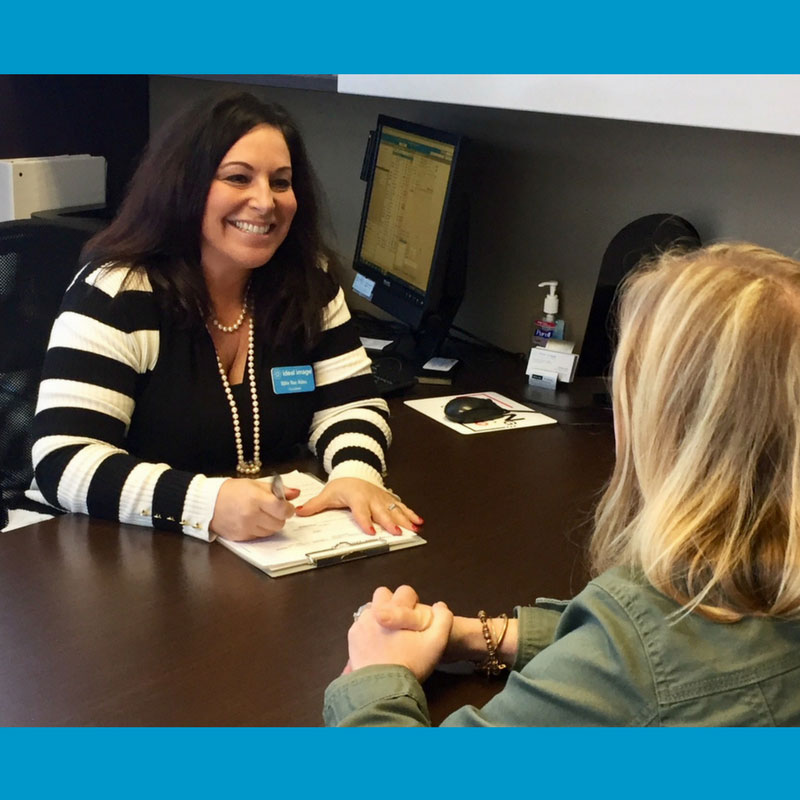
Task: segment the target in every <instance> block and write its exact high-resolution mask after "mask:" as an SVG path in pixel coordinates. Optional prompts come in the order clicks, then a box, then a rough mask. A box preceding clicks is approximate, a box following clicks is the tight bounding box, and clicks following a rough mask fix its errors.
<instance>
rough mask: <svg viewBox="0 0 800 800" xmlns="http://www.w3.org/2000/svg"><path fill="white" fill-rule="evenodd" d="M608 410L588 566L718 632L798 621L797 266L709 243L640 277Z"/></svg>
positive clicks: (628, 301)
mask: <svg viewBox="0 0 800 800" xmlns="http://www.w3.org/2000/svg"><path fill="white" fill-rule="evenodd" d="M613 399H614V421H615V426H616V433H617V463H616V467H615V469H614V474H613V476H612V478H611V481H610V483H609V486H608V488H607V490H606V492H605V494H604V496H603V498H602V500H601V502H600V505H599V506H598V509H597V512H596V517H595V522H596V527H595V533H594V536H593V539H592V542H591V551H590V552H591V557H592V566H593V569H594V570H595V571H597V572H600V571H602V570H604V569H607V568H609V567H611V566H614V565H618V564H624V565H628V566H630V567H633V568H636V569H640V570H642V571H643V573H644V575H645V577H646V578H647V579H648V580H649V582H650V583H651V584H652V585H653V586H655V587H656V588H657V589H658V590H660V591H662V592H663V593H664V594H666V595H668V596H670V597H672V598H674V599H675V600H676V601H677V602H679V603H680V604H681V606H682V607H683V610H684V611H685V612H687V613H688V612H690V611H694V610H698V611H700V612H701V613H703V614H705V615H707V616H710V617H712V618H714V619H717V620H719V621H735V620H737V619H740V618H741V617H742V616H747V615H766V616H774V617H785V618H797V617H798V616H800V524H799V523H800V263H798V262H797V261H794V260H793V259H790V258H787V257H785V256H783V255H781V254H780V253H776V252H774V251H772V250H768V249H766V248H763V247H758V246H756V245H753V244H718V245H713V246H710V247H706V248H703V249H701V250H697V251H694V252H691V253H679V252H670V253H667V254H665V255H663V256H661V257H660V258H659V259H657V260H656V261H655V262H654V263H651V264H649V265H646V266H644V267H643V268H640V269H639V270H637V271H635V272H634V274H633V275H631V276H630V278H629V279H627V280H626V281H625V284H624V287H623V289H622V294H621V302H620V340H619V345H618V348H617V352H616V356H615V359H614V365H613Z"/></svg>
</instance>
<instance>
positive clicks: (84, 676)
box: [0, 386, 613, 726]
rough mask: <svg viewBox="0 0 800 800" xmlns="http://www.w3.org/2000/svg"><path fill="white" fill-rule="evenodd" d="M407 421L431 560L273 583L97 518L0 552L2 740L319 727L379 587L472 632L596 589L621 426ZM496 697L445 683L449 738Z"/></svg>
mask: <svg viewBox="0 0 800 800" xmlns="http://www.w3.org/2000/svg"><path fill="white" fill-rule="evenodd" d="M436 388H437V390H442V387H436ZM483 388H496V386H492V387H489V386H485V387H483ZM427 391H428V393H431V392H430V390H427ZM435 393H437V394H449V393H451V392H450V391H449V390H446V389H445V390H443V391H436V392H435ZM506 393H508V392H506ZM392 409H393V415H394V418H393V430H394V435H395V443H394V445H393V447H392V450H391V454H390V478H391V479H390V485H391V486H392V488H393V489H395V490H396V491H397V492H398V493H399V494H401V495H402V496H403V498H404V499H406V500H407V501H408V502H409V503H410V504H411V505H412V506H413V507H415V508H416V509H417V510H418V511H419V512H420V513H421V514H422V515H423V516H424V518H425V520H426V525H425V529H424V533H423V535H424V536H425V538H426V539H427V541H428V544H427V545H426V546H424V547H419V548H412V549H411V550H406V551H401V552H396V553H393V554H391V555H386V556H381V557H377V558H371V559H365V560H362V561H355V562H350V563H347V564H342V565H339V566H336V567H332V568H327V569H320V570H317V571H312V572H305V573H299V574H296V575H290V576H287V577H283V578H278V579H271V578H269V577H267V576H266V575H264V574H263V573H261V572H259V571H258V570H256V569H254V568H253V567H251V566H250V565H248V564H247V563H245V562H244V561H242V560H241V559H239V558H237V557H236V556H235V555H233V554H232V553H231V552H229V551H227V550H226V549H224V548H223V547H221V546H219V545H216V544H212V545H208V544H205V543H203V542H199V541H194V540H192V539H189V538H187V537H181V536H178V535H174V534H165V533H158V532H156V533H153V532H151V531H149V530H147V529H143V528H137V527H132V526H126V525H117V524H112V523H106V522H101V521H96V520H90V519H88V518H86V517H82V516H73V515H69V516H64V517H61V518H58V519H54V520H49V521H47V522H43V523H40V524H38V525H35V526H32V527H29V528H24V529H20V530H17V531H12V532H9V533H3V534H0V637H1V638H0V648H1V650H0V652H1V653H2V655H0V725H125V726H128V725H219V726H227V725H298V726H307V725H319V724H321V721H322V719H321V711H322V695H323V691H324V689H325V686H326V685H327V684H328V682H329V681H330V680H331V679H332V678H334V677H335V676H336V675H337V674H339V672H340V671H341V668H342V666H343V664H344V662H345V659H346V653H347V645H346V631H347V629H348V627H349V625H350V623H351V621H352V612H353V610H354V609H356V608H357V607H358V606H359V605H360V604H361V603H363V602H364V601H365V600H367V599H368V598H369V596H370V595H371V593H372V590H373V589H374V588H375V587H376V586H378V585H381V584H385V585H388V586H391V587H393V588H394V587H396V586H397V585H399V584H400V583H410V584H411V585H413V586H414V587H415V588H416V589H417V590H418V591H419V592H420V595H421V597H422V598H423V599H424V600H427V601H434V600H439V599H442V600H446V601H447V602H448V603H449V604H450V606H451V608H452V609H453V610H454V611H455V612H456V613H461V614H469V615H472V614H475V613H476V612H477V611H478V608H479V607H485V608H486V609H487V610H488V611H490V612H492V613H496V612H500V611H503V610H507V611H510V610H511V609H512V607H513V606H514V605H515V604H520V603H526V602H530V601H532V600H533V599H534V598H535V597H537V596H540V595H546V596H562V597H563V596H570V595H572V594H574V593H575V592H576V591H577V590H579V589H580V588H581V587H582V585H583V583H584V581H585V579H586V573H585V564H584V558H583V550H582V544H583V543H584V541H585V536H586V532H587V523H588V522H589V519H590V514H591V509H592V506H593V504H594V501H595V500H596V497H597V493H598V491H599V490H600V489H601V488H602V485H603V483H604V481H605V480H606V478H607V477H608V475H609V473H610V469H611V465H612V461H613V434H612V430H611V426H610V425H609V424H607V422H606V424H602V425H586V426H567V425H557V426H556V425H553V426H548V427H541V428H528V429H523V430H517V431H508V432H506V431H504V432H500V433H491V434H484V435H480V436H461V435H459V434H456V433H455V432H454V431H451V430H448V429H447V428H445V427H444V426H442V425H438V424H437V423H435V422H433V421H432V420H430V419H428V418H426V417H424V416H423V415H421V414H419V413H417V412H416V411H412V410H411V409H409V408H408V407H406V406H404V405H403V404H402V399H395V400H393V401H392ZM496 688H497V686H496V685H493V686H487V685H486V684H485V683H484V682H483V681H482V679H479V678H473V677H469V678H463V677H454V676H441V675H437V676H434V678H432V679H431V682H430V686H429V697H430V698H431V710H432V713H433V715H434V718H435V721H439V720H440V719H441V718H443V717H444V716H445V715H446V714H447V713H449V712H450V711H451V710H452V709H453V708H456V707H458V706H460V705H463V704H464V703H466V702H475V703H478V704H480V703H482V702H484V701H485V700H486V699H488V697H489V696H490V695H491V694H492V693H493V692H494V691H496Z"/></svg>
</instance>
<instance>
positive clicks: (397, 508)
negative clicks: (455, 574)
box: [297, 478, 424, 535]
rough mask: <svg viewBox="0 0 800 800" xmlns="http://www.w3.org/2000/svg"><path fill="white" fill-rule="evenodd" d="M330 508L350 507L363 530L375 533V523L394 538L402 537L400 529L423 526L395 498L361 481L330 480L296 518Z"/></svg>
mask: <svg viewBox="0 0 800 800" xmlns="http://www.w3.org/2000/svg"><path fill="white" fill-rule="evenodd" d="M327 508H349V509H350V510H351V511H352V512H353V518H354V519H355V521H356V522H357V523H358V525H359V527H360V528H361V530H363V531H364V532H365V533H369V534H374V533H376V530H375V526H374V523H377V524H378V525H380V526H381V528H383V529H384V530H385V531H387V532H388V533H391V534H392V535H398V534H400V533H401V530H400V527H403V528H408V529H410V530H412V531H418V530H419V527H420V525H422V524H423V523H424V520H423V519H422V517H420V516H419V514H417V513H416V512H415V511H414V510H413V509H411V508H409V507H408V506H407V505H406V504H405V503H403V501H402V500H400V498H398V497H397V496H396V495H393V494H392V493H391V492H388V491H387V490H386V489H384V488H383V487H382V486H376V485H375V484H374V483H370V482H369V481H365V480H362V479H361V478H334V479H333V480H332V481H328V483H327V484H326V485H325V488H324V489H323V490H322V491H321V492H320V493H319V494H318V495H317V496H316V497H313V498H312V499H311V500H309V501H308V502H306V503H305V505H302V506H300V507H299V508H298V509H297V516H298V517H310V516H311V515H312V514H318V513H319V512H320V511H325V509H327Z"/></svg>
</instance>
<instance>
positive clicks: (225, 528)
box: [209, 478, 423, 542]
mask: <svg viewBox="0 0 800 800" xmlns="http://www.w3.org/2000/svg"><path fill="white" fill-rule="evenodd" d="M299 494H300V491H299V490H298V489H293V488H291V487H289V486H287V487H286V488H285V495H286V499H285V500H282V499H281V498H279V497H276V496H275V495H274V494H273V493H272V486H271V484H270V483H268V482H267V481H256V480H250V479H248V478H229V479H228V480H226V481H225V482H224V483H223V484H222V486H221V487H220V490H219V494H218V495H217V502H216V505H215V506H214V516H213V517H212V519H211V523H210V525H209V529H210V530H211V532H212V533H215V534H217V535H218V536H222V537H223V538H225V539H230V540H231V541H234V542H243V541H247V540H248V539H259V538H262V537H264V536H271V535H272V534H273V533H277V532H278V531H280V530H282V529H283V526H284V525H285V524H286V520H287V519H289V518H291V517H292V516H294V514H297V516H298V517H310V516H311V515H313V514H318V513H319V512H320V511H325V510H326V509H329V508H349V509H350V510H351V511H352V512H353V517H354V519H355V521H356V522H357V523H358V525H359V527H360V528H361V529H362V530H363V531H364V532H365V533H368V534H375V533H376V530H375V524H377V525H380V526H381V528H383V529H384V530H385V531H387V532H388V533H390V534H392V535H398V534H400V533H401V530H400V527H401V526H402V527H404V528H410V529H411V530H414V531H416V530H419V526H420V525H422V524H423V519H422V517H420V516H419V515H418V514H417V513H416V512H415V511H413V509H411V508H409V507H408V506H407V505H405V503H403V502H402V501H401V500H399V499H398V498H397V497H396V496H395V495H393V494H392V493H391V492H388V491H387V490H386V489H384V488H383V487H381V486H376V485H375V484H374V483H370V482H369V481H365V480H362V479H360V478H335V479H334V480H331V481H328V483H327V484H325V487H324V489H323V490H322V491H321V492H320V493H319V494H318V495H316V497H313V498H312V499H311V500H309V501H308V502H307V503H306V504H305V505H302V506H298V507H297V508H295V506H294V505H292V503H291V501H292V500H294V499H296V498H297V496H298V495H299Z"/></svg>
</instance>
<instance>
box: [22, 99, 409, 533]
mask: <svg viewBox="0 0 800 800" xmlns="http://www.w3.org/2000/svg"><path fill="white" fill-rule="evenodd" d="M318 217H319V209H318V200H317V190H316V187H315V180H314V176H313V173H312V170H311V167H310V165H309V163H308V158H307V156H306V152H305V147H304V145H303V142H302V139H301V137H300V134H299V131H298V129H297V127H296V125H295V124H294V123H293V122H292V120H291V118H290V117H289V116H288V114H287V113H286V112H285V110H284V109H282V108H281V107H280V106H276V105H271V104H266V103H263V102H261V101H260V100H258V99H257V98H256V97H254V96H253V95H251V94H248V93H240V94H235V95H231V96H226V97H223V98H221V99H220V98H213V97H212V98H210V99H203V100H202V101H200V102H199V103H197V104H195V105H194V106H192V107H190V108H188V109H187V110H185V111H184V112H182V113H181V114H179V115H178V116H177V117H175V118H174V119H173V120H172V121H171V122H170V123H168V124H167V126H166V127H165V128H164V129H163V130H162V131H161V132H160V133H159V134H158V135H157V136H156V137H155V138H154V139H153V140H152V142H151V143H150V145H149V147H148V149H147V152H146V153H145V155H144V158H143V160H142V162H141V164H140V166H139V168H138V169H137V171H136V174H135V175H134V177H133V179H132V181H131V185H130V187H129V190H128V194H127V196H126V198H125V200H124V202H123V204H122V207H121V209H120V212H119V214H118V216H117V218H116V219H115V220H114V221H113V222H112V223H111V225H110V226H109V227H108V228H107V229H105V230H104V231H102V232H101V233H99V234H97V235H96V236H95V237H94V238H93V239H92V240H90V241H89V242H88V243H87V245H86V247H85V249H84V252H83V257H84V262H85V263H86V266H85V267H84V268H83V270H82V271H81V272H80V273H79V274H78V276H77V277H76V279H75V280H74V281H73V283H72V285H71V286H70V288H69V290H68V291H67V294H66V296H65V298H64V303H63V305H62V309H61V314H60V315H59V317H58V319H57V320H56V323H55V325H54V327H53V332H52V336H51V339H50V346H49V350H48V353H47V357H46V360H45V366H44V371H43V377H42V383H41V387H40V391H39V401H38V405H37V414H36V418H35V421H34V434H35V437H36V440H35V443H34V446H33V461H34V467H35V479H34V483H33V486H32V487H31V490H30V491H29V496H30V497H31V498H32V499H35V500H38V501H40V502H41V501H43V500H44V501H45V502H47V503H49V504H50V505H52V506H54V507H56V508H59V509H63V510H67V511H76V512H82V513H87V514H90V515H93V516H98V517H103V518H107V519H116V520H120V521H123V522H132V523H136V524H140V525H152V526H153V527H156V528H162V529H166V530H175V531H183V532H185V533H187V534H190V535H192V536H197V537H200V538H206V539H210V538H213V536H214V535H220V536H223V537H226V538H230V539H234V540H246V539H252V538H257V537H261V536H266V535H269V534H271V533H274V532H275V531H278V530H280V529H281V528H282V527H283V525H284V523H285V520H286V519H287V518H288V517H289V516H291V515H292V514H294V513H295V508H294V507H293V505H292V504H291V502H289V501H290V500H291V499H292V498H293V497H296V492H293V491H292V490H291V489H289V490H287V496H286V498H283V497H278V496H275V495H273V493H272V491H271V487H270V485H269V483H266V482H263V483H262V482H258V481H256V480H253V479H254V478H257V477H258V476H259V474H260V472H261V457H262V455H263V456H264V457H265V458H267V459H268V460H270V461H271V462H273V463H274V462H276V461H280V460H284V459H286V458H288V457H290V456H292V455H293V454H295V453H296V448H297V446H298V445H300V444H302V443H307V444H308V446H309V447H310V448H311V449H312V451H313V452H315V453H316V455H317V456H318V458H319V459H320V462H321V463H322V465H323V467H324V469H325V471H326V472H327V473H328V474H329V478H328V483H327V485H326V487H325V489H324V490H323V491H322V492H321V493H320V495H318V497H316V498H314V499H313V500H311V501H309V502H308V503H306V505H305V506H304V507H303V508H302V509H297V513H300V514H302V515H304V516H305V515H310V514H313V513H316V512H318V511H321V510H323V509H324V508H329V507H349V508H350V509H351V510H352V511H353V514H354V516H355V518H356V520H357V521H358V523H359V524H360V525H361V527H362V528H363V529H364V530H365V531H367V532H372V533H374V532H375V529H374V523H378V524H380V525H381V526H382V527H383V528H385V529H386V530H388V531H390V532H392V533H395V532H398V526H399V525H402V526H406V527H411V528H417V526H419V525H420V524H422V520H421V518H419V517H418V516H417V515H416V514H415V513H414V512H413V511H412V510H411V509H410V508H408V507H407V506H406V505H404V504H403V503H402V502H401V501H399V500H398V499H397V498H396V497H395V496H394V495H392V494H391V493H389V492H388V491H387V490H386V489H385V488H384V487H383V480H382V478H383V475H384V474H385V471H386V462H385V451H386V448H387V447H388V445H389V442H390V440H391V433H390V430H389V427H388V423H387V418H388V409H387V406H386V403H385V402H384V401H383V400H382V399H380V398H377V397H375V392H374V386H373V382H372V377H371V372H370V368H369V360H368V358H367V356H366V353H365V352H364V350H363V348H362V347H361V345H360V343H359V340H358V336H357V333H356V331H355V329H354V327H353V325H352V323H351V320H350V315H349V312H348V310H347V307H346V305H345V303H344V296H343V293H342V291H341V289H340V288H339V287H338V285H337V283H336V281H335V279H334V278H333V276H332V274H331V272H330V270H329V265H331V264H332V263H333V261H334V256H333V253H332V252H331V251H330V250H329V249H328V248H327V247H326V246H325V245H324V243H323V241H322V238H321V235H320V231H319V222H318ZM234 472H235V473H236V475H237V477H236V478H226V477H214V476H224V475H226V474H231V473H234Z"/></svg>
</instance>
